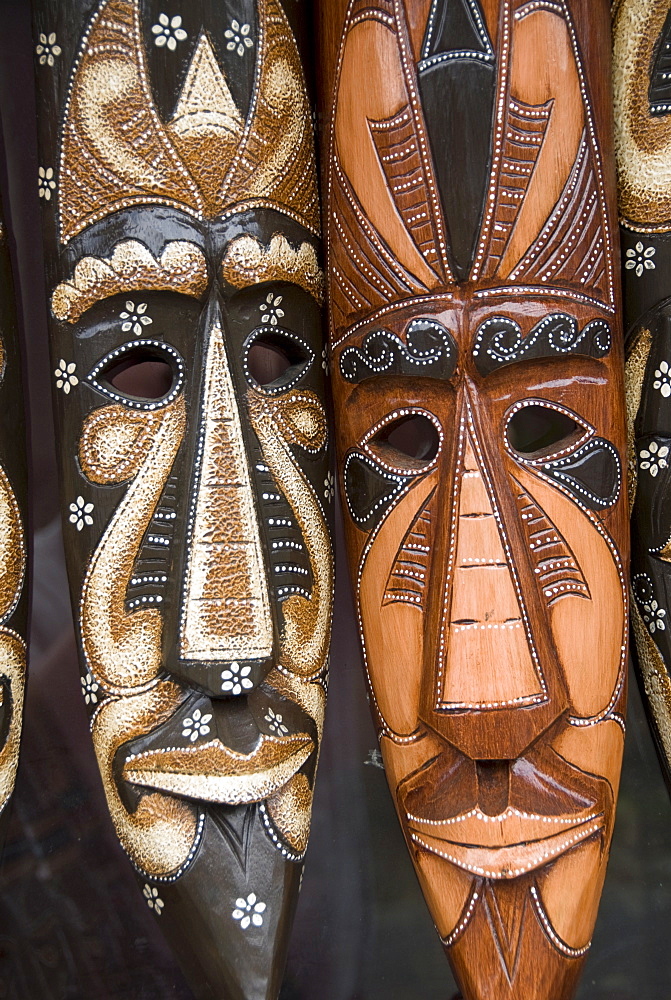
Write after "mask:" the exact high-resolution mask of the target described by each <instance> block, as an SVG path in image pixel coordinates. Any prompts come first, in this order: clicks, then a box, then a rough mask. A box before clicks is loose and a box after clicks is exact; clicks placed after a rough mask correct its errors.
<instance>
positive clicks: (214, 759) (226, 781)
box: [124, 734, 315, 806]
mask: <svg viewBox="0 0 671 1000" xmlns="http://www.w3.org/2000/svg"><path fill="white" fill-rule="evenodd" d="M314 749H315V747H314V744H313V742H312V740H311V739H310V737H309V736H306V735H305V734H299V735H297V736H283V737H279V738H278V737H275V736H263V735H262V736H261V738H260V739H259V742H258V745H257V746H256V747H255V748H254V750H252V752H251V753H248V754H241V753H236V752H235V751H233V750H230V749H229V748H228V747H227V746H225V745H224V744H223V743H222V742H221V740H212V741H211V742H209V743H202V744H200V745H198V746H195V747H175V748H173V749H172V750H157V751H148V752H147V753H142V754H137V755H135V756H132V757H129V758H128V760H127V761H126V764H125V767H124V777H125V778H126V779H127V780H128V781H132V782H134V783H135V784H137V785H143V786H144V787H146V788H157V789H159V790H161V791H164V792H172V793H174V794H175V795H186V796H188V797H189V798H197V799H200V800H201V801H202V802H224V803H226V804H228V805H231V806H236V805H240V804H241V803H243V802H261V801H263V799H267V798H268V796H269V795H273V794H275V793H277V792H278V791H279V790H280V789H281V788H282V786H283V785H285V784H286V783H287V782H288V781H290V780H291V778H292V777H293V776H294V775H295V774H296V771H298V769H299V767H301V766H302V765H303V764H304V763H305V761H306V760H307V759H308V757H309V756H310V754H311V753H312V752H313V750H314Z"/></svg>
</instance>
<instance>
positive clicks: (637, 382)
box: [624, 329, 652, 514]
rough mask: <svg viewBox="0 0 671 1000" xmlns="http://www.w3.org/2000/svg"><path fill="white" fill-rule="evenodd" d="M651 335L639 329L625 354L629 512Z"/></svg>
mask: <svg viewBox="0 0 671 1000" xmlns="http://www.w3.org/2000/svg"><path fill="white" fill-rule="evenodd" d="M651 347H652V335H651V333H650V331H649V330H645V329H641V330H639V332H638V334H637V335H636V337H635V339H634V341H633V343H632V345H631V347H630V349H629V352H628V356H627V361H626V365H625V375H624V386H625V407H626V414H627V490H628V495H629V513H630V514H631V511H632V508H633V506H634V501H635V500H636V483H637V479H638V465H637V462H636V447H635V445H634V424H635V422H636V415H637V414H638V408H639V406H640V405H641V395H642V393H643V379H644V377H645V367H646V365H647V363H648V356H649V354H650V348H651Z"/></svg>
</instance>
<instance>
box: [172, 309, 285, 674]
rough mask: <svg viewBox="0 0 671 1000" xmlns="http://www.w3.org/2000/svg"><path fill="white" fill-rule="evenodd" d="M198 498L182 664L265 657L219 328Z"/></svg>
mask: <svg viewBox="0 0 671 1000" xmlns="http://www.w3.org/2000/svg"><path fill="white" fill-rule="evenodd" d="M202 395H203V398H202V404H201V413H203V415H204V416H203V420H204V424H203V427H202V429H201V432H200V455H199V460H198V470H197V472H198V486H197V496H196V498H195V502H194V505H193V510H192V515H191V516H192V529H191V547H190V558H189V565H188V569H187V575H186V582H185V590H184V598H183V603H182V618H181V622H180V652H181V656H182V657H183V658H184V659H186V660H192V659H204V660H235V659H236V658H237V657H244V658H245V659H264V658H265V657H267V656H270V655H271V653H272V649H273V623H272V617H271V613H270V599H269V596H268V584H267V581H266V576H265V572H264V564H263V553H262V550H261V540H260V537H259V527H258V523H257V518H256V510H255V508H254V499H253V493H252V484H251V482H250V477H249V469H248V466H247V454H246V451H245V445H244V441H243V438H242V426H241V423H240V414H239V412H238V405H237V401H236V398H235V392H234V390H233V382H232V380H231V373H230V370H229V366H228V359H227V357H226V351H225V348H224V342H223V338H222V333H221V327H220V326H219V324H216V325H215V326H214V327H213V329H212V331H211V333H210V338H209V343H208V348H207V355H206V358H205V373H204V380H203V390H202Z"/></svg>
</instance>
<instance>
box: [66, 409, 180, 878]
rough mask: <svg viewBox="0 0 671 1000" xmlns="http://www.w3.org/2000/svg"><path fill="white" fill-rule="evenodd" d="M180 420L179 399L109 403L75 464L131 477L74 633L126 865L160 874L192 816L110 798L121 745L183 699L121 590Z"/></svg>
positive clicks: (174, 858) (157, 803)
mask: <svg viewBox="0 0 671 1000" xmlns="http://www.w3.org/2000/svg"><path fill="white" fill-rule="evenodd" d="M184 425H185V412H184V400H183V397H181V396H180V397H179V399H177V400H176V401H175V402H174V403H173V404H171V405H170V406H166V407H165V408H164V409H163V410H160V411H157V412H154V413H149V412H143V413H138V412H135V411H129V410H127V409H125V408H124V407H122V406H108V407H105V408H104V409H101V410H96V411H94V412H93V414H92V415H91V416H90V418H89V420H88V421H87V423H86V425H85V427H84V432H83V434H82V439H81V445H80V462H81V465H82V469H83V470H84V471H85V473H86V475H87V476H88V477H89V478H90V479H91V481H92V482H97V483H108V484H111V483H121V482H125V481H126V480H127V479H129V478H130V477H131V476H133V477H134V478H133V480H132V482H131V485H130V486H129V488H128V490H127V492H126V495H125V497H124V499H123V500H122V502H121V503H120V504H119V506H118V508H117V510H116V512H115V514H114V517H113V518H112V520H111V521H110V524H109V526H108V528H107V530H106V532H105V534H104V535H103V537H102V539H101V541H100V543H99V545H98V548H97V549H96V551H95V553H94V554H93V557H92V559H91V563H90V565H89V568H88V572H87V575H86V579H85V581H84V586H83V590H82V605H81V637H82V646H83V649H84V653H85V655H86V662H87V667H88V669H89V670H90V671H91V674H92V675H93V677H94V678H95V679H96V681H97V682H98V684H99V685H100V686H101V688H102V689H103V690H104V691H105V693H106V694H107V695H109V696H110V697H109V700H106V701H105V702H104V703H103V704H102V705H101V707H100V709H99V711H98V712H97V713H96V715H95V717H94V720H93V723H92V735H93V744H94V748H95V751H96V755H97V757H98V763H99V766H100V771H101V774H102V779H103V787H104V790H105V795H106V797H107V804H108V806H109V809H110V814H111V816H112V820H113V822H114V825H115V827H116V831H117V834H118V836H119V839H120V841H121V843H122V844H123V846H124V849H125V850H126V851H127V852H128V854H129V855H130V857H131V859H132V860H133V861H134V862H135V864H136V865H137V866H138V867H139V868H141V869H142V870H143V871H146V872H148V873H149V874H152V875H155V876H161V877H163V876H165V875H168V874H172V873H174V872H175V871H177V870H178V869H179V868H180V866H181V865H183V864H185V863H186V861H187V859H188V858H189V856H190V852H191V850H192V848H193V846H194V842H195V839H196V835H197V822H196V812H195V810H194V808H193V807H192V806H190V805H188V804H186V803H184V802H180V801H178V800H175V799H172V798H171V797H168V798H165V797H164V796H161V795H149V796H145V797H143V798H142V800H141V801H140V804H139V805H138V807H137V809H136V810H135V811H134V812H133V813H129V811H128V809H127V808H126V807H125V806H124V804H123V802H122V801H121V798H120V796H119V791H118V789H117V785H116V780H115V777H114V773H113V763H114V756H115V754H116V751H117V750H118V748H119V747H120V746H122V745H123V744H124V743H126V742H127V741H128V740H130V739H133V738H134V737H137V736H141V735H143V734H144V733H146V732H147V730H149V729H152V728H154V727H155V726H157V725H160V723H161V722H164V721H166V720H167V719H168V718H170V716H171V715H172V714H173V712H174V711H175V709H176V708H177V707H178V705H179V704H180V702H181V701H182V699H183V694H182V692H181V690H180V689H179V688H178V687H177V686H176V685H175V684H172V683H169V682H163V681H158V680H157V675H158V673H159V671H160V669H161V631H162V618H161V614H160V612H159V611H158V610H157V609H154V608H140V609H138V610H137V611H133V612H130V613H129V612H127V611H126V609H125V606H124V595H125V593H126V588H127V586H128V582H129V580H130V577H131V574H132V572H133V564H134V560H135V556H136V554H137V550H138V548H139V545H140V542H141V540H142V536H143V535H144V532H145V531H146V529H147V526H148V524H149V522H150V521H151V517H152V514H153V512H154V509H155V507H156V504H157V502H158V499H159V497H160V494H161V490H162V489H163V486H164V484H165V481H166V479H167V477H168V475H169V473H170V469H171V468H172V464H173V461H174V458H175V455H176V453H177V449H178V448H179V445H180V443H181V440H182V435H183V433H184ZM115 469H116V471H115Z"/></svg>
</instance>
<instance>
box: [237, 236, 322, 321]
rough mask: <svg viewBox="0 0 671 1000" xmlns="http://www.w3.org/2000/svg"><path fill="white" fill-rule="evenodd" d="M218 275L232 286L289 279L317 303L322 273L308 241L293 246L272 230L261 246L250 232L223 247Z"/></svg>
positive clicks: (320, 296)
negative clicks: (268, 239)
mask: <svg viewBox="0 0 671 1000" xmlns="http://www.w3.org/2000/svg"><path fill="white" fill-rule="evenodd" d="M221 276H222V278H224V279H225V280H226V281H227V282H228V283H229V284H230V285H233V287H234V288H248V287H249V286H250V285H258V284H259V283H260V282H262V281H289V282H291V283H292V284H294V285H300V286H301V288H304V289H305V291H306V292H309V293H310V295H313V296H314V298H315V299H316V300H317V302H318V303H319V304H320V305H321V303H322V301H323V298H324V273H323V271H322V270H321V268H320V267H319V264H318V262H317V253H316V251H315V248H314V247H313V246H312V244H311V243H301V245H300V246H299V247H297V248H296V249H294V247H292V246H291V244H290V243H289V241H288V240H287V238H286V237H285V236H284V235H283V234H282V233H275V235H274V236H273V238H272V239H271V241H270V245H269V246H267V247H264V246H263V244H262V243H260V242H259V241H258V240H257V239H255V238H254V237H253V236H249V235H244V236H238V237H237V238H236V239H234V240H231V242H230V243H229V244H228V246H227V247H226V253H225V255H224V259H223V260H222V262H221Z"/></svg>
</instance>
